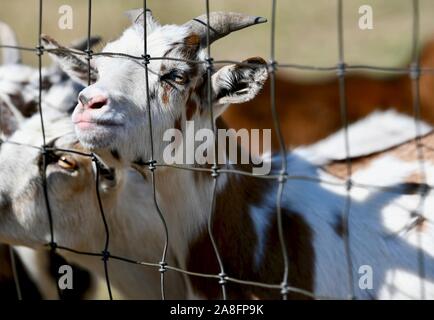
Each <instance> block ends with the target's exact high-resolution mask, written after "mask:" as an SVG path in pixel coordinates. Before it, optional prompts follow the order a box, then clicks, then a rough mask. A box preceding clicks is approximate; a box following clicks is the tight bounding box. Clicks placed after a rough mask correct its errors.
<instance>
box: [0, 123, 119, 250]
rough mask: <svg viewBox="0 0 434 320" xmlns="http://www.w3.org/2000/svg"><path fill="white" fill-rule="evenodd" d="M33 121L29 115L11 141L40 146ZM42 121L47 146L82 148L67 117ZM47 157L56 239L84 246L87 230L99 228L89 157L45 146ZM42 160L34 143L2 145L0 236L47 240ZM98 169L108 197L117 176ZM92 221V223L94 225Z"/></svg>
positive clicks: (38, 242) (15, 240) (10, 239)
mask: <svg viewBox="0 0 434 320" xmlns="http://www.w3.org/2000/svg"><path fill="white" fill-rule="evenodd" d="M38 121H39V120H38V117H37V116H36V117H33V118H32V119H30V120H29V121H28V122H27V123H25V124H24V125H23V128H22V129H21V130H19V131H17V132H16V133H15V134H14V135H13V136H12V137H11V141H14V142H19V143H24V144H31V145H35V146H40V145H41V144H42V141H41V138H40V137H41V132H40V130H38V129H36V128H39V124H38ZM46 121H48V122H49V123H50V125H49V126H48V127H47V128H46V130H47V137H48V139H47V143H48V144H49V146H50V147H53V148H58V149H72V150H78V151H83V148H82V147H81V145H80V144H79V143H78V141H77V138H76V137H75V135H74V134H73V132H71V131H73V128H72V125H71V124H70V120H69V119H68V117H65V116H62V118H60V120H59V119H48V120H47V119H46ZM53 123H54V124H53ZM46 159H47V161H46V179H47V180H46V185H47V191H48V192H47V193H48V194H47V195H48V198H49V203H50V209H51V212H52V217H53V226H54V232H55V233H54V235H55V241H56V242H57V243H58V244H62V245H71V246H77V247H82V248H83V241H84V239H88V235H89V234H94V235H98V233H99V232H101V234H103V230H102V229H101V230H100V229H99V226H100V225H101V223H100V220H99V219H100V213H99V210H98V202H97V198H96V189H95V174H94V172H95V168H94V167H93V165H92V161H91V159H90V158H89V157H86V156H81V155H78V154H73V153H69V152H63V151H49V152H48V154H47V156H46ZM43 165H44V162H43V156H42V153H41V151H40V150H39V149H37V148H32V147H27V146H22V145H14V144H10V143H4V144H3V145H2V147H1V149H0V176H1V177H2V179H1V181H0V242H6V243H11V244H20V245H27V246H32V247H35V246H39V245H43V244H46V243H48V242H49V240H50V231H49V220H48V213H47V206H46V203H45V198H44V189H43V180H42V172H43ZM101 173H102V175H101V176H100V177H101V183H102V184H100V192H101V194H102V197H104V198H103V200H104V201H105V202H106V203H109V202H110V199H111V198H113V194H114V192H115V190H116V188H117V180H116V178H117V177H115V175H114V172H113V171H110V170H102V172H101ZM106 196H107V197H108V198H107V199H106V198H105V197H106ZM107 201H108V202H107ZM96 221H98V222H96ZM92 226H97V227H96V229H95V228H93V227H92ZM102 238H103V237H101V239H102ZM98 245H101V243H99V244H98Z"/></svg>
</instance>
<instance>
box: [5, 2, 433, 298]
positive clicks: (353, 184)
mask: <svg viewBox="0 0 434 320" xmlns="http://www.w3.org/2000/svg"><path fill="white" fill-rule="evenodd" d="M409 1H411V4H412V18H413V30H412V34H413V35H412V64H411V65H410V66H409V67H405V68H394V67H382V66H373V65H363V64H354V65H351V64H346V63H345V61H344V34H343V31H344V30H343V5H344V3H343V1H342V0H337V2H336V8H337V24H338V28H337V30H338V32H337V35H338V62H337V64H336V65H335V66H329V67H320V66H314V65H301V64H294V63H279V62H278V61H276V60H275V26H276V7H277V0H271V17H272V18H271V33H270V38H271V45H270V61H269V62H268V63H267V67H268V72H269V75H270V80H271V81H270V88H271V94H270V108H271V111H272V115H273V123H274V130H275V132H276V133H277V137H278V141H279V152H280V156H281V157H282V163H281V168H280V172H279V173H278V174H275V173H269V174H267V175H258V174H253V173H251V172H247V171H242V170H236V169H230V168H225V167H219V166H218V165H217V161H216V158H215V156H216V154H217V153H216V152H214V161H213V163H212V165H211V166H210V167H206V168H205V167H192V166H184V165H168V164H164V163H157V162H156V160H155V158H154V156H155V154H154V140H153V127H152V113H151V110H150V108H151V106H150V97H149V90H146V92H147V93H146V102H147V119H146V120H147V121H148V124H149V127H148V130H149V131H148V132H149V136H150V140H151V146H150V155H151V156H150V159H149V160H148V161H146V162H144V163H135V164H132V168H134V169H136V170H137V171H138V172H139V173H141V174H142V175H144V174H146V172H149V173H150V174H151V177H152V179H151V183H152V187H153V188H152V190H153V201H154V205H155V208H156V210H157V213H158V216H159V218H160V220H161V223H162V225H163V227H164V232H165V237H164V244H163V252H162V257H161V260H160V261H158V262H152V261H140V260H136V259H134V258H133V257H122V256H117V255H113V254H111V253H110V251H109V245H110V242H109V238H110V226H109V225H108V223H107V220H106V217H105V213H104V204H103V202H102V200H101V196H100V193H99V188H100V186H99V181H100V170H101V161H100V160H99V158H98V155H96V154H94V153H91V152H89V153H87V152H83V151H81V150H74V149H62V148H56V147H52V146H50V142H47V141H46V133H45V123H44V117H43V107H42V106H43V103H42V102H43V96H42V56H43V54H44V53H50V52H52V53H55V52H63V53H71V54H76V55H81V56H83V57H84V58H85V59H86V60H87V63H88V84H89V85H90V84H91V82H92V79H91V59H93V58H94V57H98V56H105V57H111V58H115V59H130V60H134V61H137V62H138V65H140V66H142V67H143V68H144V69H145V81H146V87H147V88H149V79H148V77H149V73H153V74H158V72H157V71H155V70H151V69H150V68H149V63H150V62H151V61H153V60H172V61H180V62H187V63H192V64H202V65H205V66H206V68H207V78H208V88H207V102H208V107H209V109H210V122H211V127H212V129H213V132H214V133H215V131H216V127H215V122H214V116H213V111H212V101H211V87H210V83H211V81H210V79H211V75H212V72H213V70H214V67H215V66H218V65H226V64H237V65H240V66H242V65H245V66H252V65H255V64H254V63H248V64H247V63H245V62H241V61H234V60H213V59H212V57H211V48H210V45H209V44H210V38H209V37H210V35H209V33H210V26H209V24H206V43H207V55H206V59H205V60H188V59H177V58H170V57H152V56H150V55H149V54H148V47H147V36H146V34H147V25H146V11H147V10H148V7H147V1H146V0H143V3H142V7H143V14H144V15H145V16H144V19H143V27H144V30H145V31H144V34H145V36H144V41H143V55H142V56H133V55H128V54H124V53H118V52H98V53H94V52H92V50H91V47H90V43H91V42H90V38H91V25H92V0H88V13H87V15H88V27H87V48H86V50H84V51H80V50H76V49H69V48H64V47H60V48H44V47H43V45H42V21H43V20H42V19H43V0H39V26H38V44H37V46H36V47H35V48H31V47H25V46H11V45H4V44H1V45H0V48H7V49H16V50H21V51H30V52H34V53H35V54H36V56H37V57H38V68H37V70H38V74H39V90H38V112H39V117H40V121H41V129H42V139H43V144H42V146H37V145H30V144H25V143H20V142H17V141H13V140H9V139H0V145H2V144H10V145H14V146H19V147H23V148H33V149H37V150H38V151H39V152H40V154H41V155H42V159H43V167H42V168H43V170H42V172H41V178H42V181H43V184H42V186H43V191H44V199H45V206H46V211H47V216H48V222H49V230H50V241H49V242H48V243H47V244H46V246H47V247H48V248H49V249H50V252H51V253H55V252H62V251H64V252H69V253H73V254H76V255H85V256H92V257H95V258H100V259H102V261H103V264H104V273H105V281H106V284H107V292H108V296H109V298H110V299H113V295H112V290H111V285H110V277H109V274H110V272H109V265H108V261H109V260H116V261H120V262H124V263H127V264H135V265H141V266H143V267H147V268H153V269H156V270H157V271H159V272H160V275H161V282H160V290H161V298H162V299H165V289H164V287H165V273H166V272H177V273H180V274H184V275H187V276H191V277H201V278H208V279H215V281H216V282H217V283H218V284H219V285H220V287H221V297H222V298H223V299H227V298H230V296H229V297H228V295H227V291H226V284H227V283H233V284H238V285H245V286H253V287H259V288H264V289H269V290H275V291H276V292H279V293H280V294H281V296H282V298H283V299H287V298H288V294H289V293H297V294H300V295H303V296H305V297H307V298H313V299H341V298H342V297H334V296H332V295H330V296H318V295H315V293H314V292H310V291H307V290H304V289H302V288H297V287H293V286H291V284H290V283H289V273H290V271H291V268H290V263H291V261H290V260H289V257H288V256H287V248H286V243H285V239H284V233H285V230H284V229H283V226H282V221H281V219H282V217H281V215H282V212H281V198H282V193H283V188H284V185H285V183H286V182H287V181H288V180H293V181H297V180H298V181H305V182H310V183H316V184H325V185H331V186H339V187H342V188H344V189H345V190H346V198H347V201H346V203H345V207H344V208H343V212H342V219H343V222H344V226H345V232H344V235H345V237H344V242H345V254H346V259H347V269H348V270H347V271H348V274H347V276H348V288H349V289H348V297H347V298H350V299H353V298H355V296H356V294H355V288H354V277H353V274H352V273H353V271H354V270H353V266H352V261H351V246H350V242H349V235H350V211H351V210H350V208H351V190H352V189H354V188H361V189H366V190H380V191H382V192H391V193H396V194H406V191H405V190H403V188H401V187H399V186H398V187H396V186H382V185H374V184H366V183H358V182H357V181H354V180H352V179H351V171H352V170H351V157H350V143H351V141H350V140H349V137H348V114H347V112H348V110H347V98H346V92H345V75H346V74H348V73H349V72H353V71H367V72H375V73H385V74H387V73H391V74H400V75H408V76H409V77H410V79H411V80H412V96H413V116H414V120H415V138H414V141H415V146H416V148H417V152H418V161H419V164H420V175H421V177H423V181H422V183H421V184H420V185H421V188H420V190H419V191H418V193H419V194H420V201H419V204H418V206H417V208H415V209H413V210H411V209H409V210H411V211H412V212H416V213H417V214H418V218H420V219H427V218H426V217H424V216H423V211H424V210H423V207H424V202H425V199H426V196H427V194H428V193H429V191H431V190H432V189H433V186H431V185H429V184H428V183H427V181H426V169H425V165H424V162H425V156H424V149H427V150H433V149H432V148H431V147H430V146H426V145H424V144H423V142H422V140H421V138H422V134H421V132H422V131H421V128H420V120H422V119H421V107H420V92H419V91H420V89H419V79H420V76H421V75H424V74H434V68H428V67H421V66H420V62H419V28H420V21H419V20H420V18H419V0H409ZM204 2H205V10H206V16H207V21H209V15H210V10H209V0H204ZM258 66H263V65H262V64H258ZM278 69H293V70H304V71H316V72H318V71H319V72H334V73H336V75H337V79H338V83H339V97H340V112H341V122H342V128H343V129H344V147H345V154H346V156H345V159H344V161H345V163H346V168H347V175H348V176H349V177H350V178H349V179H348V180H347V181H342V180H338V179H336V180H333V181H331V180H325V179H321V178H316V177H313V176H312V177H311V176H301V175H291V173H288V172H287V167H286V166H287V164H286V161H285V158H286V155H287V150H286V145H285V142H284V138H283V135H282V132H281V129H280V122H279V114H278V113H277V111H276V99H275V74H276V71H277V70H278ZM1 116H2V114H1V112H0V122H1ZM53 152H65V153H71V154H75V155H77V156H81V157H86V158H89V159H91V160H92V162H93V163H94V165H95V169H96V170H95V190H96V191H95V192H96V196H97V199H98V207H99V211H100V213H101V220H102V223H103V225H104V230H105V245H104V248H103V249H102V250H101V252H86V251H80V250H76V249H74V248H69V247H66V246H62V245H61V244H59V243H56V241H55V236H54V235H55V230H54V221H53V214H52V211H51V207H50V197H49V193H48V186H47V179H46V169H47V159H46V158H47V156H49V154H50V153H53ZM158 168H170V169H173V170H188V171H191V172H197V173H200V172H206V173H209V174H210V176H211V177H212V178H213V185H212V190H213V200H212V203H210V207H209V208H208V210H209V220H208V233H209V237H210V240H211V243H212V246H213V250H214V253H215V255H216V258H217V261H218V267H219V273H218V274H206V273H199V272H193V271H189V270H185V269H182V268H179V267H177V266H172V265H170V264H168V263H167V261H166V260H167V252H168V248H169V244H170V242H169V232H168V226H167V223H166V221H165V218H164V213H163V212H161V210H160V207H159V204H158V201H157V197H156V182H155V175H156V174H157V169H158ZM221 174H234V175H244V176H249V177H253V178H256V179H268V180H275V181H276V183H278V186H279V187H278V191H277V194H276V208H277V212H276V215H277V221H278V233H279V234H278V236H279V245H280V246H281V249H282V256H283V261H284V268H283V270H282V282H281V283H263V282H257V281H250V280H248V279H238V278H235V277H232V276H231V275H227V274H226V273H225V269H224V264H223V261H222V258H221V256H220V253H219V248H218V246H217V243H216V241H215V239H214V235H213V227H212V222H213V215H214V207H215V200H216V199H215V198H216V185H217V180H218V177H219V175H221ZM204 209H206V208H204ZM418 234H419V233H418ZM418 241H419V244H420V241H421V239H420V234H419V240H418ZM419 247H420V246H419ZM424 258H425V257H424V252H423V250H421V249H419V253H418V259H419V262H418V263H419V275H420V276H421V278H422V279H423V278H424V277H425V268H426V266H425V260H424ZM11 259H13V254H12V252H11ZM13 262H14V261H13ZM13 268H14V276H15V282H16V286H17V294H18V297H19V299H21V295H22V292H21V288H20V286H19V284H20V281H19V279H18V278H17V276H16V275H17V272H16V270H15V263H13ZM58 290H59V297H60V298H61V297H62V295H61V292H60V289H58ZM425 294H426V293H425V291H424V288H423V286H422V289H421V296H422V297H425Z"/></svg>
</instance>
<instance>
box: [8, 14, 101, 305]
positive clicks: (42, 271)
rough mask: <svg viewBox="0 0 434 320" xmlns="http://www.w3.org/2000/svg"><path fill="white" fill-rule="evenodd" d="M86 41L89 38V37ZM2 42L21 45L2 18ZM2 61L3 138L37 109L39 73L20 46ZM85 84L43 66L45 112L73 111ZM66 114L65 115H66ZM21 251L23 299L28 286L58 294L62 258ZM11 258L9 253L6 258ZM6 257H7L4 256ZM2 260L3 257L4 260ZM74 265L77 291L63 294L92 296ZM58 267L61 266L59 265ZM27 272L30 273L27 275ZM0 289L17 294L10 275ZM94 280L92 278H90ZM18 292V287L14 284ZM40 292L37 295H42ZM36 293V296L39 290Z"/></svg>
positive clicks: (49, 296)
mask: <svg viewBox="0 0 434 320" xmlns="http://www.w3.org/2000/svg"><path fill="white" fill-rule="evenodd" d="M86 40H87V39H86ZM99 41H100V38H99V37H92V38H91V41H90V44H91V45H92V46H93V45H95V44H96V43H98V42H99ZM0 43H2V44H4V45H8V46H18V41H17V37H16V35H15V33H14V32H13V30H12V29H11V28H10V27H9V26H8V25H7V24H5V23H3V22H1V21H0ZM85 45H87V41H86V42H84V41H78V42H76V43H75V44H74V48H78V49H83V48H84V47H85ZM2 55H3V59H2V60H3V64H2V65H1V66H0V133H1V134H0V137H1V136H3V137H7V136H10V135H11V134H12V133H13V132H14V131H16V130H17V129H18V128H19V124H20V123H22V122H23V121H24V119H25V118H28V117H30V116H31V115H32V114H33V113H35V112H36V111H37V104H38V99H39V98H38V96H39V90H38V88H39V74H38V71H37V69H35V68H32V67H29V66H26V65H24V64H22V63H21V54H20V51H19V50H18V49H14V48H10V47H4V48H3V52H2ZM81 89H82V86H81V85H80V84H78V83H77V82H75V81H72V80H71V79H70V78H69V77H68V76H67V75H66V74H65V73H64V72H63V71H62V70H61V69H60V68H59V67H58V66H57V65H56V64H52V65H51V66H50V67H48V68H45V67H44V68H42V88H41V91H42V99H43V100H42V105H43V106H44V112H51V111H52V110H55V112H58V111H63V112H67V111H70V110H71V107H72V106H73V105H74V101H75V100H76V99H77V95H78V92H79V90H81ZM65 116H66V114H65ZM0 245H1V246H2V249H3V252H8V249H7V246H6V245H2V244H0ZM14 251H15V252H16V254H18V257H17V258H16V264H17V265H18V266H19V265H20V261H19V260H23V261H25V263H24V267H23V268H18V278H19V283H20V287H22V290H23V292H22V293H23V295H24V296H23V298H24V299H26V298H28V297H29V293H31V292H34V289H33V291H32V290H30V289H29V288H34V286H36V288H37V289H38V290H39V293H40V295H41V296H42V297H43V298H45V299H54V298H57V297H58V291H57V289H56V285H57V284H56V279H55V276H54V275H53V274H52V273H51V272H50V270H51V269H53V268H54V269H56V265H60V264H62V260H63V259H62V258H60V257H58V256H56V255H55V256H53V255H50V254H49V253H48V252H46V250H42V251H41V250H39V251H33V250H29V249H26V248H23V247H14ZM7 258H9V256H8V257H7ZM5 259H6V258H5ZM2 260H3V259H2ZM3 267H5V270H8V261H7V259H6V260H4V261H1V265H0V269H3ZM73 267H74V271H75V274H76V277H75V281H74V282H75V288H76V290H69V291H65V292H64V293H63V294H62V297H63V298H65V299H69V298H73V297H83V294H86V295H87V296H89V297H90V296H91V294H92V290H89V289H91V288H90V287H89V285H90V286H91V285H92V283H89V279H90V276H89V274H88V273H87V272H86V271H83V270H79V269H77V268H76V266H73ZM57 268H58V267H57ZM25 272H27V274H25ZM0 278H2V281H1V283H0V289H2V290H3V291H2V292H3V294H5V295H9V296H10V295H11V294H12V295H13V296H14V295H15V292H12V293H11V292H8V289H7V286H4V284H7V281H8V279H7V277H6V276H5V277H1V276H0ZM90 281H91V282H92V280H90ZM13 291H15V287H13ZM39 293H38V294H39ZM34 296H37V295H36V293H35V294H34Z"/></svg>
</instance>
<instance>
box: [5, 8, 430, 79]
mask: <svg viewBox="0 0 434 320" xmlns="http://www.w3.org/2000/svg"><path fill="white" fill-rule="evenodd" d="M336 2H337V1H336V0H285V1H278V2H277V27H276V28H277V29H276V30H277V34H276V50H277V52H276V53H277V57H276V58H277V60H278V61H279V62H281V63H299V64H314V65H320V66H330V65H333V64H335V62H336V59H337V35H336V28H337V22H336ZM92 3H93V13H92V33H93V34H98V35H101V36H102V37H103V39H104V40H105V41H109V40H112V39H114V38H116V37H117V36H118V35H119V34H120V33H121V32H122V30H123V29H124V28H125V27H126V26H128V24H129V21H128V19H127V18H126V17H125V16H124V15H123V12H124V11H125V10H128V9H131V8H137V7H140V6H141V5H142V1H140V0H122V1H121V0H110V1H109V0H93V1H92ZM411 3H412V1H411V0H345V1H344V26H345V58H346V61H347V62H348V63H361V64H374V65H383V66H399V65H402V64H404V63H406V62H407V59H408V57H409V54H410V46H411V23H412V20H411V10H412V7H411ZM43 4H44V11H43V12H44V15H43V17H44V19H43V32H44V33H46V34H49V35H51V36H53V37H55V38H57V39H59V40H60V41H62V42H63V43H65V44H67V43H69V42H70V41H72V40H74V39H77V38H79V37H84V36H85V35H86V32H87V31H86V30H87V1H86V0H44V2H43ZM65 4H66V5H70V6H71V7H72V8H73V10H74V11H73V12H74V17H73V18H74V26H73V29H72V30H61V29H60V28H59V27H58V19H59V17H60V14H59V13H58V10H59V7H60V6H61V5H65ZM363 4H368V5H371V6H372V8H373V11H374V29H373V30H360V29H359V28H358V19H359V13H358V8H359V7H360V6H361V5H363ZM210 5H211V10H223V11H238V12H244V13H249V14H252V15H261V16H264V17H266V18H268V19H270V15H271V1H267V0H237V1H234V0H211V1H210ZM148 6H149V8H151V9H152V11H153V13H154V15H155V17H157V18H158V19H159V20H160V21H161V22H162V23H177V24H180V23H183V22H185V21H187V20H189V19H191V18H193V17H195V16H197V15H200V14H202V13H204V12H205V2H204V1H202V0H149V1H148ZM420 7H421V10H420V11H421V38H422V40H423V39H426V38H427V37H430V36H434V19H433V18H432V17H433V13H434V1H432V0H421V1H420ZM0 20H3V21H5V22H7V23H9V24H10V25H12V26H13V28H14V30H16V32H17V33H18V37H19V41H20V44H21V45H25V46H31V47H34V46H35V43H36V41H37V34H38V28H37V26H38V23H37V21H38V1H37V0H16V1H10V0H0ZM270 26H271V24H270V23H267V24H264V25H260V26H256V27H253V28H249V29H246V30H244V31H241V32H237V33H235V34H233V35H231V36H230V37H227V38H225V39H222V40H221V41H219V42H217V43H216V44H214V45H213V48H212V49H213V50H212V55H213V56H214V58H216V59H232V60H234V59H235V60H241V59H244V58H246V57H248V56H257V55H260V56H263V57H265V58H267V57H268V56H269V51H270V50H269V46H270ZM35 61H36V58H35V56H34V54H32V53H25V62H26V63H35ZM298 73H299V72H297V74H296V76H297V78H299V79H300V78H305V77H311V76H316V75H317V74H315V73H312V72H302V73H300V74H298Z"/></svg>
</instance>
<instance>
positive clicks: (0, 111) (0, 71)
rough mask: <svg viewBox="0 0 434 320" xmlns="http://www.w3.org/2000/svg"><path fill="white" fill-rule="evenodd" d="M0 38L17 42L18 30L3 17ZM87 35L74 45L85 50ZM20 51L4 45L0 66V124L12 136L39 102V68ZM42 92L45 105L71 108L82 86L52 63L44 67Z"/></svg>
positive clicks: (95, 41)
mask: <svg viewBox="0 0 434 320" xmlns="http://www.w3.org/2000/svg"><path fill="white" fill-rule="evenodd" d="M0 36H1V38H0V41H1V43H2V44H5V45H8V46H18V41H17V38H16V36H15V33H14V32H13V31H12V29H11V28H10V27H9V26H8V25H7V24H5V23H3V22H1V21H0ZM100 41H101V38H100V37H99V36H93V37H91V38H90V45H91V46H95V45H97V44H98V43H99V42H100ZM86 46H87V38H86V39H81V40H79V41H76V42H75V44H74V45H73V47H72V48H73V49H78V50H84V49H85V48H86ZM21 60H22V59H21V55H20V51H19V50H16V49H13V48H9V47H5V48H3V64H2V65H1V66H0V127H1V128H2V134H3V136H4V137H8V136H10V135H11V134H12V133H13V132H14V131H15V130H16V129H17V128H18V126H19V124H20V123H21V122H22V121H23V120H24V119H25V118H29V117H30V116H32V115H33V114H34V113H36V111H37V107H38V103H39V72H38V70H37V69H36V68H33V67H30V66H27V65H24V64H22V63H21ZM41 76H42V79H41V84H42V87H41V94H42V97H43V100H44V104H45V109H46V110H50V109H56V110H59V108H60V106H61V108H63V111H65V112H69V111H71V109H72V108H73V107H74V100H75V99H76V96H77V93H78V92H79V91H80V90H81V89H83V86H81V85H80V84H79V83H77V82H76V81H73V80H72V79H71V78H70V77H68V76H67V75H66V74H65V73H64V72H63V71H62V70H61V69H60V68H59V66H58V65H56V64H55V63H53V64H52V65H50V66H49V67H44V68H42V70H41Z"/></svg>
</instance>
